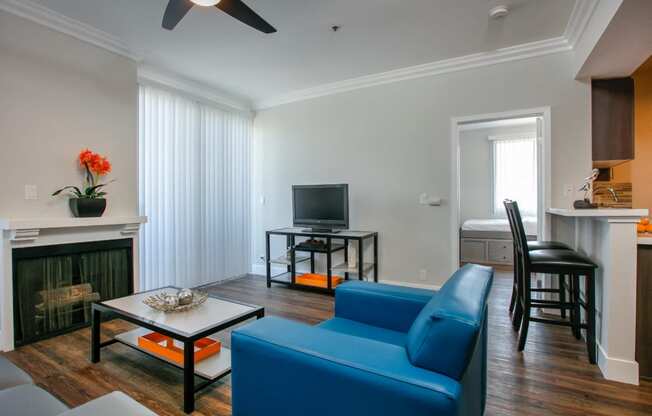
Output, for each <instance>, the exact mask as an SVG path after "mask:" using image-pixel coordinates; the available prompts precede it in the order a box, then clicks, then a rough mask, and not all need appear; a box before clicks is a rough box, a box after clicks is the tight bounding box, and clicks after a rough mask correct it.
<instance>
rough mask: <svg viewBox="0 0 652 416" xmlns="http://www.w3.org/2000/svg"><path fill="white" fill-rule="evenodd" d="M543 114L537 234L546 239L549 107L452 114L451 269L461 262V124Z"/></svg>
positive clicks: (549, 194)
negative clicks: (453, 115)
mask: <svg viewBox="0 0 652 416" xmlns="http://www.w3.org/2000/svg"><path fill="white" fill-rule="evenodd" d="M522 117H541V118H542V120H543V123H542V124H543V126H542V127H543V132H537V136H538V140H539V144H538V170H539V172H538V175H537V176H538V189H537V193H538V196H537V203H538V209H537V211H538V212H537V233H538V238H540V239H542V240H546V239H548V238H549V236H550V224H549V222H548V220H547V215H546V212H547V210H548V208H550V204H551V191H550V187H551V182H552V181H551V171H552V169H551V162H550V150H551V136H552V120H551V111H550V107H537V108H528V109H523V110H512V111H504V112H500V113H489V114H477V115H471V116H464V117H453V118H451V184H450V186H451V193H450V204H451V240H452V241H451V251H452V253H453V256H452V259H451V270H452V271H453V272H454V271H455V270H457V269H458V268H459V264H460V129H459V127H460V125H461V124H468V123H474V122H482V121H494V120H502V119H509V118H522Z"/></svg>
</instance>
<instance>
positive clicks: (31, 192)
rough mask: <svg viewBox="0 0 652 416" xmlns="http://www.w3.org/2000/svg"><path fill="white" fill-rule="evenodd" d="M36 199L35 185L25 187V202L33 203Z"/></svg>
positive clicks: (36, 190)
mask: <svg viewBox="0 0 652 416" xmlns="http://www.w3.org/2000/svg"><path fill="white" fill-rule="evenodd" d="M37 199H38V189H37V188H36V185H25V200H26V201H35V200H37Z"/></svg>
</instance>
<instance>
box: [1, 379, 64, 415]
mask: <svg viewBox="0 0 652 416" xmlns="http://www.w3.org/2000/svg"><path fill="white" fill-rule="evenodd" d="M0 409H2V412H0V413H1V414H3V415H8V416H55V415H58V414H60V413H62V412H65V411H66V410H68V408H67V407H66V405H64V404H63V403H61V402H60V401H59V400H57V399H56V398H55V397H54V396H52V395H51V394H50V393H48V392H46V391H45V390H43V389H41V388H40V387H37V386H35V385H33V384H23V385H22V386H17V387H12V388H10V389H6V390H2V391H0Z"/></svg>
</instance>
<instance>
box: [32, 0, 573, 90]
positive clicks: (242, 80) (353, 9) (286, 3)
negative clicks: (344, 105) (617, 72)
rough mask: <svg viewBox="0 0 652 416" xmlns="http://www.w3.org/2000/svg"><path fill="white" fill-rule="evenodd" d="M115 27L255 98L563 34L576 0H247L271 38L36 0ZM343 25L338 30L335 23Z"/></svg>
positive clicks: (152, 52)
mask: <svg viewBox="0 0 652 416" xmlns="http://www.w3.org/2000/svg"><path fill="white" fill-rule="evenodd" d="M35 1H36V2H37V3H40V4H41V5H43V6H45V7H47V8H49V9H51V10H54V11H56V12H59V13H61V14H63V15H65V16H67V17H70V18H72V19H76V20H79V21H81V22H83V23H86V24H88V25H91V26H93V27H95V28H97V29H100V30H102V31H104V32H107V33H109V34H111V35H113V36H115V37H117V38H119V39H121V40H122V41H123V42H125V43H126V44H127V45H128V46H129V47H130V48H131V49H133V50H134V51H137V53H138V54H140V55H141V56H142V57H143V58H144V61H145V63H147V64H149V65H152V66H156V67H159V68H163V69H166V70H169V71H173V72H176V73H178V74H181V75H183V76H185V77H187V78H189V79H192V80H195V81H199V82H202V83H205V84H209V85H212V86H215V87H218V88H220V89H222V90H224V91H227V92H230V93H231V94H234V95H236V96H240V97H244V98H247V99H249V100H251V101H260V100H264V99H270V98H272V97H276V96H279V95H283V94H287V93H289V92H292V91H296V90H300V89H305V88H310V87H315V86H317V85H322V84H326V83H331V82H336V81H341V80H345V79H350V78H355V77H359V76H363V75H369V74H375V73H379V72H384V71H389V70H393V69H398V68H404V67H408V66H413V65H418V64H424V63H430V62H434V61H439V60H442V59H447V58H453V57H458V56H464V55H469V54H473V53H478V52H486V51H491V50H494V49H497V48H502V47H506V46H512V45H519V44H523V43H527V42H532V41H537V40H543V39H550V38H554V37H557V36H561V35H562V34H563V33H564V29H565V28H566V25H567V23H568V18H569V16H570V14H571V10H572V8H573V5H574V2H575V0H505V1H503V2H502V3H509V4H510V5H511V7H512V12H511V13H510V15H509V16H507V17H506V18H504V19H501V20H490V19H489V18H488V11H489V8H490V5H491V4H492V3H495V0H245V1H246V3H247V4H248V5H249V6H250V7H252V8H253V9H254V10H256V11H257V12H258V13H259V14H260V15H261V16H263V17H264V18H265V19H266V20H268V21H269V22H270V23H271V24H272V25H273V26H275V27H276V28H277V29H278V33H275V34H272V35H264V34H261V33H259V32H256V31H254V30H252V29H250V28H248V27H247V26H244V25H243V24H241V23H239V22H238V21H236V20H234V19H233V18H231V17H229V16H228V15H226V14H224V13H222V12H220V11H219V10H217V9H215V8H201V7H195V8H193V10H191V11H190V13H189V14H188V15H187V16H186V17H185V18H184V19H183V20H182V21H181V23H180V24H179V25H178V26H177V27H176V29H175V30H174V31H172V32H169V31H167V30H164V29H162V28H161V19H162V16H163V11H164V10H165V6H166V4H167V1H166V0H110V1H107V0H35ZM334 24H337V25H341V26H342V28H341V30H340V31H338V32H337V33H333V32H332V31H331V30H330V26H332V25H334Z"/></svg>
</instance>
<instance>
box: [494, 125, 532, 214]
mask: <svg viewBox="0 0 652 416" xmlns="http://www.w3.org/2000/svg"><path fill="white" fill-rule="evenodd" d="M493 174H494V175H493V176H494V177H493V188H494V189H493V197H494V202H493V206H494V208H493V209H494V214H496V215H505V207H504V205H503V200H505V199H506V198H509V199H512V200H514V201H516V202H518V206H519V209H520V211H521V214H522V215H523V216H536V215H537V141H536V139H535V138H534V137H527V138H519V139H494V140H493Z"/></svg>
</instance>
